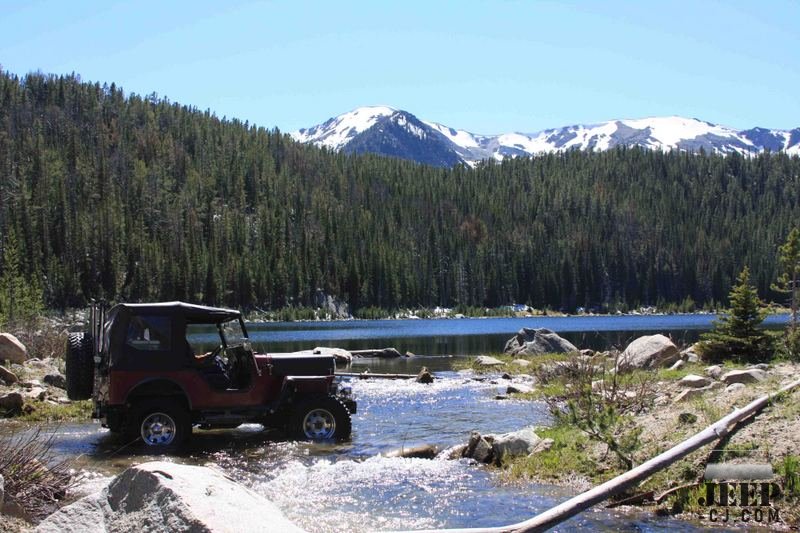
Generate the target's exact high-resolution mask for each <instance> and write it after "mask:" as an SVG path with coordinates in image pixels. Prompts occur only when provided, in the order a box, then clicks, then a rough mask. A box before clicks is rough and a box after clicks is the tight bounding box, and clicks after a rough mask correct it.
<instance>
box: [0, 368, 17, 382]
mask: <svg viewBox="0 0 800 533" xmlns="http://www.w3.org/2000/svg"><path fill="white" fill-rule="evenodd" d="M0 380H2V381H4V382H5V384H6V385H13V384H14V383H16V382H17V381H19V378H18V377H17V375H16V374H15V373H13V372H12V371H11V370H9V369H7V368H6V367H4V366H2V365H0Z"/></svg>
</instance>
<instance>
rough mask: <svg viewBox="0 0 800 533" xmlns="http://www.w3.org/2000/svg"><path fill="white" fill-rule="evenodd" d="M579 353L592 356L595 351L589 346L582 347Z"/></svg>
mask: <svg viewBox="0 0 800 533" xmlns="http://www.w3.org/2000/svg"><path fill="white" fill-rule="evenodd" d="M580 353H581V355H582V356H584V357H594V353H595V352H594V350H592V349H590V348H584V349H583V350H581V351H580Z"/></svg>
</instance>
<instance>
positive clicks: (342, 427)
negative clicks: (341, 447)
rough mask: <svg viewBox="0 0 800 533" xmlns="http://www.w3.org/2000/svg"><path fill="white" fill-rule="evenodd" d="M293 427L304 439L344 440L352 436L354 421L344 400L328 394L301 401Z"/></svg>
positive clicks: (298, 435)
mask: <svg viewBox="0 0 800 533" xmlns="http://www.w3.org/2000/svg"><path fill="white" fill-rule="evenodd" d="M291 429H292V432H293V433H294V436H296V437H297V438H300V439H303V440H331V439H336V440H344V439H347V438H349V437H350V433H351V431H352V421H351V420H350V413H349V412H348V411H347V408H346V407H345V406H344V405H343V404H342V402H340V401H339V400H337V399H336V398H333V397H330V396H328V397H322V398H314V399H311V400H307V401H305V402H303V403H301V404H300V405H299V406H298V407H297V410H296V411H295V415H294V419H293V423H292V428H291Z"/></svg>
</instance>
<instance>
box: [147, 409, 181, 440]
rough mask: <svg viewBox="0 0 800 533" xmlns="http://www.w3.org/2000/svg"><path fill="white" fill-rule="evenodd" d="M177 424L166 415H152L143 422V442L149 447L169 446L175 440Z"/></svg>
mask: <svg viewBox="0 0 800 533" xmlns="http://www.w3.org/2000/svg"><path fill="white" fill-rule="evenodd" d="M175 432H176V424H175V420H173V419H172V417H171V416H169V415H168V414H166V413H152V414H149V415H147V417H146V418H145V419H144V420H143V421H142V427H141V435H142V440H143V441H144V443H145V444H147V445H148V446H167V445H169V444H170V443H171V442H172V441H173V440H175Z"/></svg>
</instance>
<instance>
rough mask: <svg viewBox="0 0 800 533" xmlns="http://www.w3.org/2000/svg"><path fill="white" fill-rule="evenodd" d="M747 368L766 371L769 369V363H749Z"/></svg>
mask: <svg viewBox="0 0 800 533" xmlns="http://www.w3.org/2000/svg"><path fill="white" fill-rule="evenodd" d="M747 368H757V369H758V370H764V371H765V372H766V371H767V370H769V365H768V364H767V363H758V364H756V365H749V366H748V367H747Z"/></svg>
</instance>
